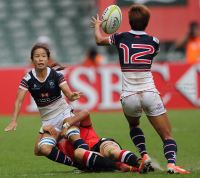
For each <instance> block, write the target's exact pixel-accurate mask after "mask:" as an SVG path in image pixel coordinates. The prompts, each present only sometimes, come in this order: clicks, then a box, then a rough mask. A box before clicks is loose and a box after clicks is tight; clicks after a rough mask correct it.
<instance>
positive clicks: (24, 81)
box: [19, 73, 31, 91]
mask: <svg viewBox="0 0 200 178" xmlns="http://www.w3.org/2000/svg"><path fill="white" fill-rule="evenodd" d="M30 79H31V76H30V75H29V73H28V74H26V76H25V77H23V79H22V80H21V82H20V85H19V88H21V89H23V90H25V91H28V89H29V85H28V81H29V80H30Z"/></svg>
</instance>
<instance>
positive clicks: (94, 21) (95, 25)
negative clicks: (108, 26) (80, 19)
mask: <svg viewBox="0 0 200 178" xmlns="http://www.w3.org/2000/svg"><path fill="white" fill-rule="evenodd" d="M92 19H93V20H90V22H91V23H93V24H94V25H93V26H91V27H92V28H94V27H97V28H99V27H101V25H102V23H103V22H105V21H106V20H107V19H105V20H100V19H99V15H98V14H97V18H96V19H95V18H94V17H92Z"/></svg>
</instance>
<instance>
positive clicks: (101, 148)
mask: <svg viewBox="0 0 200 178" xmlns="http://www.w3.org/2000/svg"><path fill="white" fill-rule="evenodd" d="M82 112H86V110H84V111H82ZM65 121H66V120H65ZM67 121H68V123H67V125H68V127H69V126H70V125H74V124H76V123H77V122H79V121H81V123H80V125H79V129H80V136H81V138H83V139H84V140H85V142H86V143H87V144H88V146H89V148H90V150H92V151H94V152H97V153H100V154H101V155H102V156H104V157H106V158H109V159H110V160H114V161H120V162H122V163H126V164H128V165H130V166H128V167H126V166H125V165H123V167H121V170H123V171H133V172H136V171H138V172H140V173H142V172H146V171H145V168H144V165H145V158H143V160H141V158H138V157H137V156H136V155H134V154H133V153H131V152H130V151H127V150H122V149H121V146H120V145H119V144H118V143H117V142H116V141H114V140H113V139H99V138H98V136H97V134H96V133H95V131H94V130H93V127H92V126H91V120H90V116H89V113H88V117H87V118H83V117H82V118H81V117H73V118H67ZM65 124H66V123H65ZM50 128H51V129H50ZM44 129H45V130H47V129H46V128H44ZM51 130H53V126H52V127H51V126H49V132H52V131H51ZM66 131H67V137H68V138H69V140H70V141H71V142H72V143H73V140H76V135H71V134H70V133H71V132H75V131H78V132H79V130H78V129H77V128H72V127H70V129H69V130H68V129H63V132H62V133H63V134H64V135H66ZM40 138H41V136H38V139H37V141H36V147H35V154H36V155H37V154H39V153H37V152H38V151H39V150H38V149H37V143H38V142H39V139H40ZM69 140H68V139H66V140H65V141H63V142H61V143H59V144H58V147H59V149H60V150H61V151H62V152H63V153H65V155H67V156H69V157H70V158H71V159H72V161H78V162H79V163H80V164H83V165H86V166H88V167H90V168H93V170H97V169H100V168H104V170H105V169H107V168H109V169H110V168H112V169H114V167H115V165H116V162H113V161H110V160H108V159H103V158H102V157H100V156H99V155H97V154H96V153H93V152H90V151H86V150H84V149H81V148H78V149H76V150H75V149H74V147H73V146H72V144H71V143H70V141H69ZM74 151H75V152H74ZM74 156H75V158H76V159H74ZM94 159H95V162H94ZM139 162H140V164H139ZM117 164H119V163H117ZM111 165H112V166H111ZM113 166H114V167H113Z"/></svg>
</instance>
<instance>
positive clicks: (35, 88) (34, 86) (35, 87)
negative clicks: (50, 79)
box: [31, 84, 40, 90]
mask: <svg viewBox="0 0 200 178" xmlns="http://www.w3.org/2000/svg"><path fill="white" fill-rule="evenodd" d="M39 89H40V88H37V85H36V84H34V85H33V88H31V90H39Z"/></svg>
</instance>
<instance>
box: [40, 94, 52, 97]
mask: <svg viewBox="0 0 200 178" xmlns="http://www.w3.org/2000/svg"><path fill="white" fill-rule="evenodd" d="M49 96H50V94H49V93H41V94H40V97H42V98H44V97H49Z"/></svg>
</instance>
